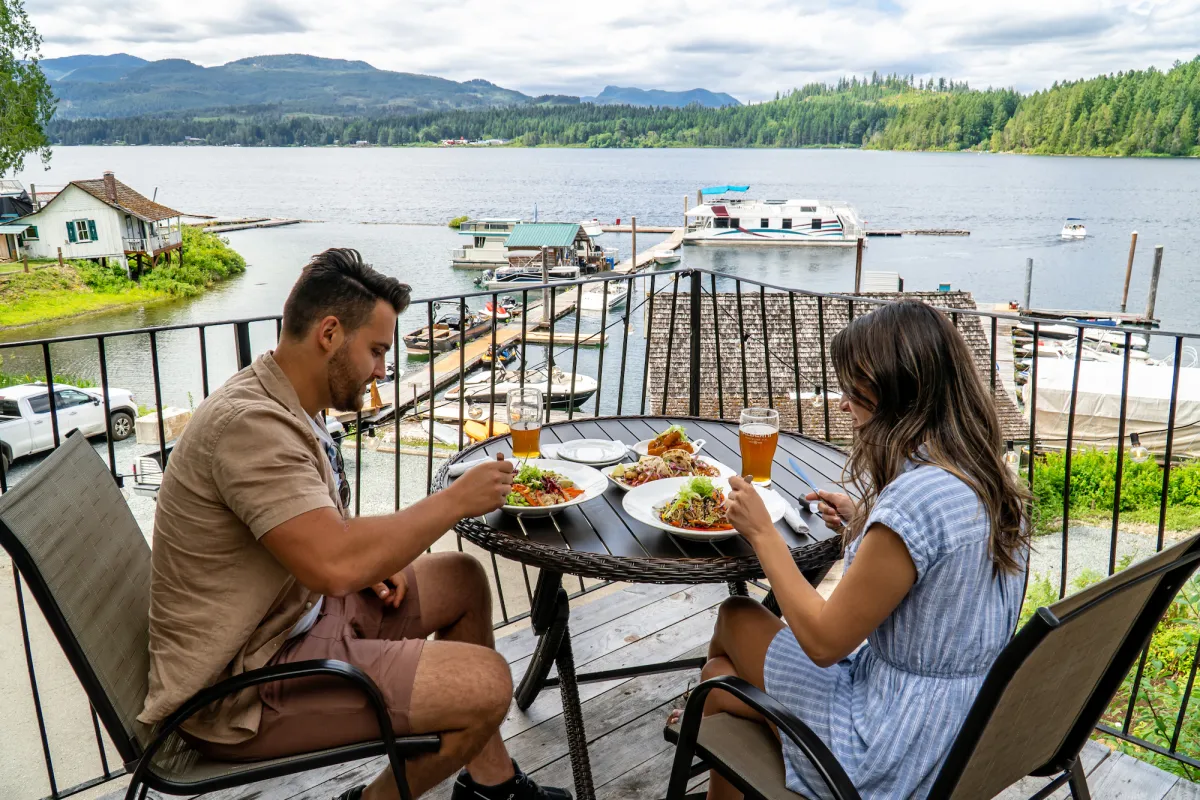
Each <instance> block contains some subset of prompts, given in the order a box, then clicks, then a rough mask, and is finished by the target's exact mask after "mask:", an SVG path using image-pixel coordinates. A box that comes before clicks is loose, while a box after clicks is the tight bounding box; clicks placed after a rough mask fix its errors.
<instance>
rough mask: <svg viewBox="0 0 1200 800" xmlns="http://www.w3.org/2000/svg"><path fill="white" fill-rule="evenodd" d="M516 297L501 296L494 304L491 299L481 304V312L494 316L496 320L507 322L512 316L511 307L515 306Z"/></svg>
mask: <svg viewBox="0 0 1200 800" xmlns="http://www.w3.org/2000/svg"><path fill="white" fill-rule="evenodd" d="M517 305H518V303H517V299H516V298H515V297H508V296H505V297H502V298H500V301H499V302H498V303H496V304H495V305H493V304H492V301H491V300H488V301H487V302H486V303H484V304H483V313H485V314H490V315H491V316H493V317H495V318H496V320H497V321H498V322H508V320H510V319H512V317H513V309H515V308H516V307H517Z"/></svg>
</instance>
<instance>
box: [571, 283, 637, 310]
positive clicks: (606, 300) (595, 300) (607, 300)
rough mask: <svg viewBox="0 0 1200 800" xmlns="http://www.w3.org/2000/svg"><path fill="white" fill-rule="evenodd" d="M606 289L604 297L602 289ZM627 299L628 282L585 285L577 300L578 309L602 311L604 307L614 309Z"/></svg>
mask: <svg viewBox="0 0 1200 800" xmlns="http://www.w3.org/2000/svg"><path fill="white" fill-rule="evenodd" d="M606 285H607V287H608V296H607V297H606V296H605V293H604V291H605V289H604V287H605V286H606ZM628 297H629V281H604V282H596V283H586V284H584V286H583V294H582V296H581V297H580V298H579V307H580V308H581V309H582V310H584V311H603V310H604V309H605V307H607V308H616V307H617V306H619V305H621V303H624V302H625V300H626V299H627V298H628Z"/></svg>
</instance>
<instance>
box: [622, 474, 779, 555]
mask: <svg viewBox="0 0 1200 800" xmlns="http://www.w3.org/2000/svg"><path fill="white" fill-rule="evenodd" d="M754 489H755V491H757V492H758V493H759V495H760V496H761V497H762V499H763V502H764V503H765V504H766V506H767V513H768V514H769V515H770V517H771V522H778V521H779V520H780V519H782V518H783V514H784V512H785V511H787V501H786V500H784V499H783V497H782V496H781V495H780V494H779V493H778V492H776V491H775V490H773V489H770V488H766V487H763V486H755V487H754ZM728 496H729V481H728V480H727V479H724V478H663V479H662V480H657V481H652V482H650V483H647V484H645V485H644V486H639V487H637V488H636V489H631V490H630V491H629V492H628V493H627V494H626V495H625V497H624V499H623V502H622V505H623V506H624V508H625V511H626V513H628V514H629V516H631V517H633V518H634V519H636V520H637V521H639V522H644V523H646V524H647V525H650V526H652V527H655V528H658V529H660V530H664V531H667V532H668V533H671V534H673V535H675V536H679V537H681V538H684V539H693V540H695V541H701V542H712V541H719V540H721V539H728V538H730V537H731V536H737V535H738V532H737V531H736V530H735V529H734V528H733V527H732V526H729V523H728V522H727V521H726V520H725V519H724V505H725V499H726V498H727V497H728ZM668 520H670V521H668ZM688 521H697V522H700V524H703V525H704V526H706V527H705V528H701V527H700V526H699V525H697V526H695V527H692V526H688V527H685V525H686V523H687V522H688ZM701 521H702V522H701ZM726 526H728V527H726Z"/></svg>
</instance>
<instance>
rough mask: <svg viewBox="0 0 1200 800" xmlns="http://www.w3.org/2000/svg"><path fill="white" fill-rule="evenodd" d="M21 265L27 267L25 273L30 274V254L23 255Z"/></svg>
mask: <svg viewBox="0 0 1200 800" xmlns="http://www.w3.org/2000/svg"><path fill="white" fill-rule="evenodd" d="M21 263H22V264H24V265H25V272H29V253H22V254H21Z"/></svg>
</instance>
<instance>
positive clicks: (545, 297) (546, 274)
mask: <svg viewBox="0 0 1200 800" xmlns="http://www.w3.org/2000/svg"><path fill="white" fill-rule="evenodd" d="M549 282H550V270H549V269H548V268H547V267H546V248H545V246H544V245H543V246H542V283H549ZM550 291H551V290H549V289H542V308H549V307H550ZM550 324H551V325H553V324H554V320H550Z"/></svg>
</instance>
